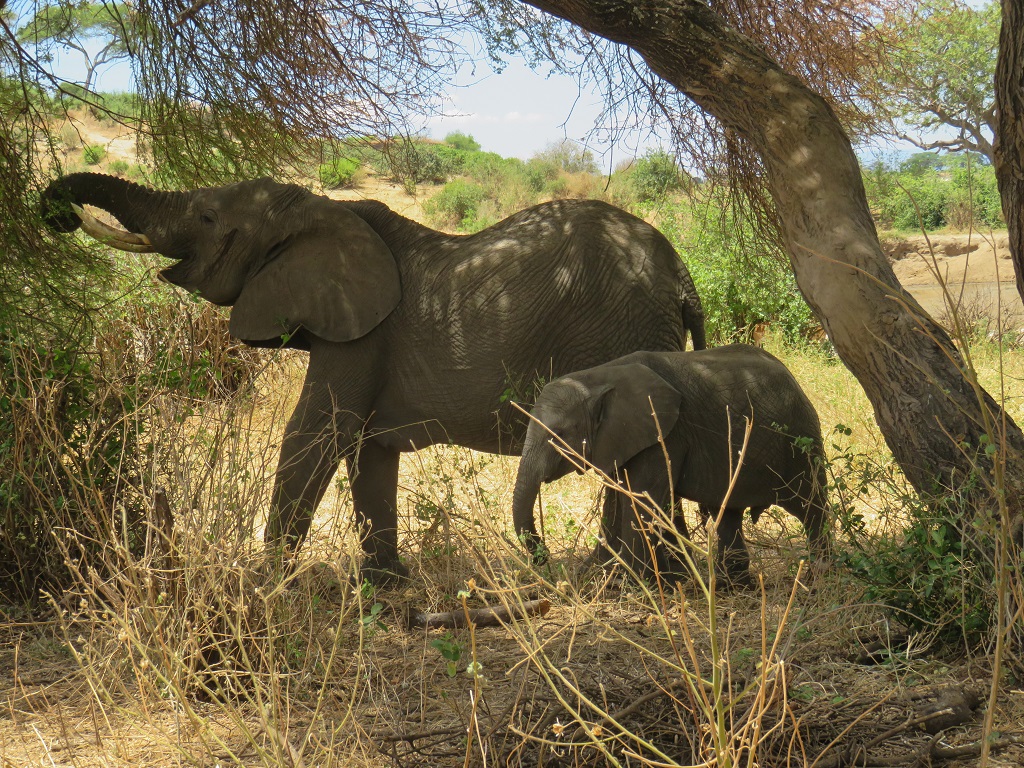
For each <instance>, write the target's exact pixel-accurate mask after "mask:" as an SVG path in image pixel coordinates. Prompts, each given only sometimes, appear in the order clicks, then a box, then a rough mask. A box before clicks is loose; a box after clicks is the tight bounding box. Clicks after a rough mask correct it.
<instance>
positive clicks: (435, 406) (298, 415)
mask: <svg viewBox="0 0 1024 768" xmlns="http://www.w3.org/2000/svg"><path fill="white" fill-rule="evenodd" d="M72 204H74V205H72ZM84 204H88V205H92V206H96V207H98V208H101V209H103V210H105V211H107V212H109V213H110V214H112V215H113V216H114V217H116V218H117V219H118V221H119V222H120V223H121V224H122V225H123V226H125V227H126V228H127V229H128V230H129V232H122V231H120V230H117V229H114V228H110V227H107V226H106V225H102V224H100V222H98V221H96V220H95V219H94V218H92V217H91V216H89V215H88V214H87V213H85V212H84V211H82V210H81V209H80V208H78V207H77V206H81V205H84ZM41 207H42V214H43V217H44V220H45V221H46V222H48V225H49V226H50V227H51V228H53V229H55V230H58V231H63V232H70V231H72V230H74V229H75V228H76V227H78V226H79V225H80V224H81V225H82V226H83V228H84V229H85V230H86V231H87V232H89V233H90V234H92V235H93V236H94V237H97V238H98V239H101V240H103V241H104V242H107V243H108V244H109V245H111V246H112V247H115V248H120V249H123V250H134V251H155V252H157V253H160V254H162V255H163V256H166V257H168V258H171V259H174V260H175V261H176V262H177V263H175V264H173V265H171V266H169V267H168V268H166V269H164V270H163V271H162V272H161V273H160V275H161V277H162V278H163V279H165V280H167V281H168V282H170V283H173V284H175V285H178V286H181V287H182V288H184V289H185V290H188V291H196V292H198V293H199V294H200V295H201V296H203V297H204V298H205V299H207V300H209V301H211V302H213V303H215V304H220V305H225V306H231V307H232V310H231V323H230V329H231V333H232V334H233V335H235V336H237V337H238V338H240V339H242V340H243V341H245V342H246V343H248V344H252V345H255V346H274V347H276V346H285V347H297V348H300V349H305V350H308V351H309V367H308V370H307V373H306V379H305V382H304V384H303V387H302V393H301V396H300V398H299V402H298V405H297V406H296V408H295V412H294V413H293V414H292V417H291V419H290V421H289V422H288V426H287V428H286V431H285V436H284V442H283V445H282V448H281V456H280V461H279V464H278V468H277V474H276V478H275V488H274V495H273V502H272V508H271V511H270V517H269V522H268V525H267V529H266V539H267V541H268V542H269V543H271V544H273V545H286V546H288V547H290V548H293V549H294V548H295V547H297V546H298V545H299V544H300V543H301V541H302V539H303V538H304V537H305V535H306V534H307V532H308V530H309V526H310V521H311V519H312V515H313V512H314V510H315V508H316V506H317V504H318V503H319V502H320V499H321V497H322V496H323V493H324V491H325V489H326V487H327V484H328V483H329V481H330V478H331V477H332V475H333V474H334V472H335V471H336V470H337V468H338V465H339V463H340V462H341V460H342V459H345V461H346V465H347V469H348V473H349V478H350V481H351V489H352V498H353V504H354V507H355V513H356V518H357V524H358V526H359V530H360V533H361V536H362V545H363V552H364V562H363V575H364V576H366V577H368V578H370V579H373V580H375V581H377V582H381V581H384V580H387V579H388V578H390V577H394V576H403V575H405V574H406V573H407V570H406V568H405V567H404V566H403V565H402V564H401V563H400V562H399V558H398V543H397V512H396V507H397V483H398V462H399V454H400V453H401V452H403V451H411V450H415V449H418V448H423V447H425V446H428V445H431V444H432V443H436V442H451V443H455V444H458V445H463V446H467V447H469V448H473V449H476V450H480V451H488V452H494V453H505V454H517V453H519V451H520V450H521V447H522V440H523V436H524V433H525V421H524V419H523V418H522V417H521V415H520V414H518V413H517V412H516V411H515V410H514V409H513V406H512V401H513V400H519V401H521V402H524V401H525V402H527V403H529V402H531V401H532V399H533V395H532V393H533V390H534V389H535V388H538V385H539V384H542V383H543V382H544V381H547V380H549V379H552V378H554V377H556V376H559V375H561V374H563V373H567V372H569V371H573V370H577V369H579V368H585V367H587V366H591V365H595V364H597V363H600V362H603V361H605V360H610V359H612V358H615V357H618V356H619V355H622V354H624V353H626V352H631V351H633V350H639V349H653V350H675V349H682V348H684V347H685V344H686V333H687V330H689V331H690V332H691V333H692V335H693V343H694V346H695V347H696V348H698V349H700V348H703V347H704V321H703V313H702V311H701V305H700V300H699V298H698V297H697V293H696V291H695V290H694V286H693V281H692V280H691V279H690V276H689V273H688V271H687V269H686V267H685V265H684V264H683V263H682V261H681V260H680V258H679V256H678V255H677V254H676V252H675V251H674V250H673V248H672V246H671V245H670V244H669V242H668V241H667V240H666V239H665V237H664V236H663V235H661V234H660V233H659V232H658V231H657V230H656V229H654V228H653V227H651V226H650V225H648V224H646V223H645V222H643V221H642V220H640V219H638V218H636V217H634V216H632V215H630V214H628V213H626V212H624V211H621V210H619V209H617V208H614V207H612V206H610V205H607V204H605V203H602V202H597V201H570V200H564V201H555V202H550V203H544V204H542V205H538V206H536V207H533V208H529V209H527V210H524V211H521V212H520V213H517V214H515V215H513V216H511V217H509V218H507V219H505V220H504V221H502V222H500V223H498V224H496V225H494V226H493V227H490V228H488V229H485V230H483V231H482V232H479V233H477V234H474V235H461V236H458V235H448V234H443V233H441V232H436V231H434V230H432V229H429V228H427V227H424V226H421V225H419V224H417V223H415V222H413V221H410V220H409V219H406V218H404V217H402V216H400V215H398V214H396V213H394V212H393V211H391V210H390V209H389V208H388V207H387V206H385V205H383V204H381V203H379V202H373V201H360V202H342V201H337V200H331V199H329V198H326V197H322V196H318V195H314V194H312V193H310V192H309V191H307V190H305V189H303V188H302V187H299V186H295V185H291V184H280V183H277V182H275V181H273V180H271V179H266V178H264V179H257V180H255V181H245V182H241V183H238V184H232V185H230V186H225V187H216V188H209V189H197V190H192V191H183V192H164V191H156V190H153V189H149V188H147V187H143V186H139V185H137V184H132V183H129V182H126V181H124V180H121V179H117V178H113V177H109V176H104V175H100V174H91V173H79V174H72V175H69V176H65V177H63V178H60V179H57V180H56V181H54V182H53V183H51V184H50V186H49V187H48V188H47V189H46V190H45V192H44V193H43V195H42V201H41Z"/></svg>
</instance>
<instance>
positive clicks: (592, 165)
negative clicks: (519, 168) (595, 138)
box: [532, 139, 599, 174]
mask: <svg viewBox="0 0 1024 768" xmlns="http://www.w3.org/2000/svg"><path fill="white" fill-rule="evenodd" d="M532 159H533V160H536V161H538V162H540V163H542V164H544V163H547V164H550V165H553V166H555V167H556V168H557V169H558V170H560V171H565V172H566V173H593V174H596V173H598V171H599V169H598V167H597V161H596V160H595V159H594V153H593V152H591V151H590V150H589V149H587V148H585V147H582V146H580V145H579V144H578V143H577V142H575V141H571V140H570V139H564V140H563V141H559V142H555V143H553V144H549V145H548V146H547V148H545V149H544V150H542V151H540V152H538V153H537V154H536V155H534V156H533V158H532Z"/></svg>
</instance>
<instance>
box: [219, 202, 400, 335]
mask: <svg viewBox="0 0 1024 768" xmlns="http://www.w3.org/2000/svg"><path fill="white" fill-rule="evenodd" d="M401 298H402V287H401V281H400V278H399V275H398V265H397V264H396V263H395V258H394V256H393V255H392V253H391V249H390V248H388V246H387V245H386V244H385V243H384V241H383V240H382V239H381V238H380V235H378V234H377V233H376V232H375V231H374V230H373V228H372V227H370V225H369V224H367V223H366V222H365V221H363V220H362V219H361V218H359V217H358V216H356V215H355V214H354V213H352V212H351V211H347V210H345V209H343V208H338V209H337V210H334V211H332V212H331V216H330V223H329V225H325V224H324V222H322V221H321V222H320V225H319V226H318V227H317V228H316V229H315V230H311V231H309V232H303V233H299V234H296V235H293V236H292V237H290V238H289V239H288V240H287V241H285V243H284V245H283V247H280V248H279V252H278V253H277V255H276V256H275V257H274V258H273V259H272V260H271V261H270V262H269V263H267V265H266V266H264V267H263V268H262V269H261V270H260V271H259V272H257V273H256V274H255V275H254V276H253V277H251V278H249V280H248V281H247V282H246V284H245V287H244V288H243V289H242V293H241V294H240V295H239V297H238V299H237V300H236V301H235V304H234V308H233V309H232V310H231V333H232V335H234V336H236V337H238V338H240V339H243V340H245V341H250V342H257V341H268V340H270V339H275V338H277V337H280V336H283V335H290V334H292V333H294V332H295V331H297V330H298V329H299V328H300V327H301V328H305V329H306V330H308V331H309V332H310V333H312V334H314V335H315V336H318V337H320V338H321V339H326V340H327V341H352V340H353V339H358V338H359V337H360V336H365V335H366V334H367V333H369V332H370V331H372V330H373V329H374V328H376V327H377V325H379V324H380V323H381V321H383V320H384V318H385V317H387V316H388V315H389V314H390V313H391V311H392V310H393V309H394V308H395V307H396V306H397V305H398V302H399V301H400V300H401Z"/></svg>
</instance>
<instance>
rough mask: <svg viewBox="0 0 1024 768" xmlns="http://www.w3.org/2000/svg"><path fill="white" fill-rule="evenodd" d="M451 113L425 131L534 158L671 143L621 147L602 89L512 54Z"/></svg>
mask: <svg viewBox="0 0 1024 768" xmlns="http://www.w3.org/2000/svg"><path fill="white" fill-rule="evenodd" d="M53 66H54V71H55V72H56V73H57V74H58V75H59V76H60V77H63V78H65V79H68V80H70V81H81V80H82V79H83V74H82V72H83V70H82V57H81V54H79V53H77V52H75V51H67V52H66V53H63V54H61V55H59V56H57V57H56V58H55V61H54V65H53ZM131 87H132V84H131V70H130V68H129V66H128V65H127V63H124V62H120V63H115V64H113V65H110V66H107V67H106V68H104V69H100V70H98V73H97V76H96V81H95V85H94V88H95V89H96V90H99V91H126V90H130V89H131ZM445 102H446V103H445V106H444V110H443V111H444V114H443V115H439V116H435V117H431V118H428V119H426V121H425V122H423V123H422V127H423V130H424V133H425V134H426V135H428V136H431V137H432V138H436V139H443V138H444V137H445V136H446V135H447V134H449V133H451V132H452V131H460V132H462V133H467V134H469V135H471V136H473V138H474V139H476V140H477V141H478V142H479V143H480V145H481V147H482V148H483V149H484V150H485V151H488V152H497V153H498V154H501V155H503V156H505V157H520V158H523V159H528V158H530V157H531V156H533V155H535V154H536V153H538V152H540V151H542V150H543V149H545V148H547V147H548V146H550V145H551V144H553V143H557V142H561V141H563V140H565V139H571V140H573V141H577V142H580V143H581V144H584V145H585V146H587V148H589V149H590V150H591V151H593V152H594V155H595V157H596V158H597V159H598V163H599V165H601V166H602V167H603V168H604V170H611V168H610V167H605V166H610V165H611V164H613V163H618V162H619V161H621V160H624V159H627V158H629V157H634V156H638V155H642V154H643V153H644V151H645V150H646V149H647V148H649V147H657V146H659V145H660V144H661V143H663V142H659V141H658V140H657V138H654V139H651V138H650V137H649V136H647V135H646V134H644V135H642V136H641V135H639V134H627V135H626V136H625V137H624V139H623V140H621V141H620V142H619V143H618V144H617V145H615V146H614V148H613V147H611V146H609V145H608V144H607V143H603V142H602V141H601V140H600V139H598V138H596V136H589V135H588V134H590V133H591V132H592V130H593V129H594V127H595V121H596V120H597V119H598V117H599V115H600V114H601V109H602V98H601V95H600V94H599V93H597V92H596V91H589V92H588V91H581V90H580V87H579V85H578V84H577V82H576V80H575V79H574V78H572V77H568V76H565V75H551V76H548V75H547V74H546V72H545V70H539V71H534V70H532V69H531V68H530V67H529V66H528V65H527V64H526V63H525V62H523V61H521V60H518V59H511V60H509V61H508V63H507V65H506V66H505V68H504V69H503V70H502V71H501V72H495V71H494V70H493V69H492V68H491V67H490V66H489V64H488V62H487V61H486V60H483V61H480V62H478V63H477V65H476V67H475V68H474V70H473V71H471V70H470V68H469V67H466V68H464V69H463V70H462V71H461V72H460V73H459V76H458V78H457V79H456V82H455V84H454V85H453V87H452V88H451V89H450V90H449V92H448V93H447V94H445Z"/></svg>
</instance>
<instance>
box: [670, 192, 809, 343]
mask: <svg viewBox="0 0 1024 768" xmlns="http://www.w3.org/2000/svg"><path fill="white" fill-rule="evenodd" d="M722 206H723V204H722V203H721V202H720V201H719V200H713V201H711V202H710V203H704V204H702V205H701V206H700V207H699V208H697V209H696V210H694V209H691V207H690V204H689V203H685V202H677V203H673V204H668V203H665V202H659V221H658V228H659V229H661V231H662V232H663V233H664V234H665V236H666V237H668V238H669V240H670V241H671V242H672V244H673V246H675V248H676V250H677V251H679V254H680V256H681V257H682V259H683V261H685V262H686V265H687V266H688V267H689V269H690V273H691V275H692V276H693V281H694V283H695V284H696V287H697V293H698V294H699V295H700V297H701V301H702V303H703V305H704V315H705V329H706V333H707V337H708V342H709V343H714V344H725V343H729V342H732V341H744V340H747V339H749V338H750V334H751V333H752V332H753V330H754V328H755V326H757V325H758V324H761V323H765V324H768V325H771V326H773V327H775V328H778V329H781V330H782V331H783V333H784V335H785V338H786V340H787V341H788V342H790V343H798V342H801V341H803V340H804V339H806V338H807V336H808V335H809V334H810V333H811V332H812V331H813V330H815V329H816V328H817V321H816V320H815V318H814V315H813V313H812V312H811V310H810V307H808V306H807V302H806V301H804V299H803V296H802V295H801V294H800V291H799V290H798V289H797V286H796V279H795V278H794V277H793V272H792V269H791V268H790V265H789V261H788V259H786V257H785V256H784V255H782V254H781V253H780V252H779V251H777V250H771V249H769V248H768V247H767V246H766V245H764V244H761V243H758V241H757V240H756V238H755V237H754V236H753V227H752V226H751V224H750V223H749V222H748V221H746V220H745V219H744V218H743V217H742V216H741V215H740V214H739V213H737V212H736V211H735V210H733V209H731V208H727V207H722Z"/></svg>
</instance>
